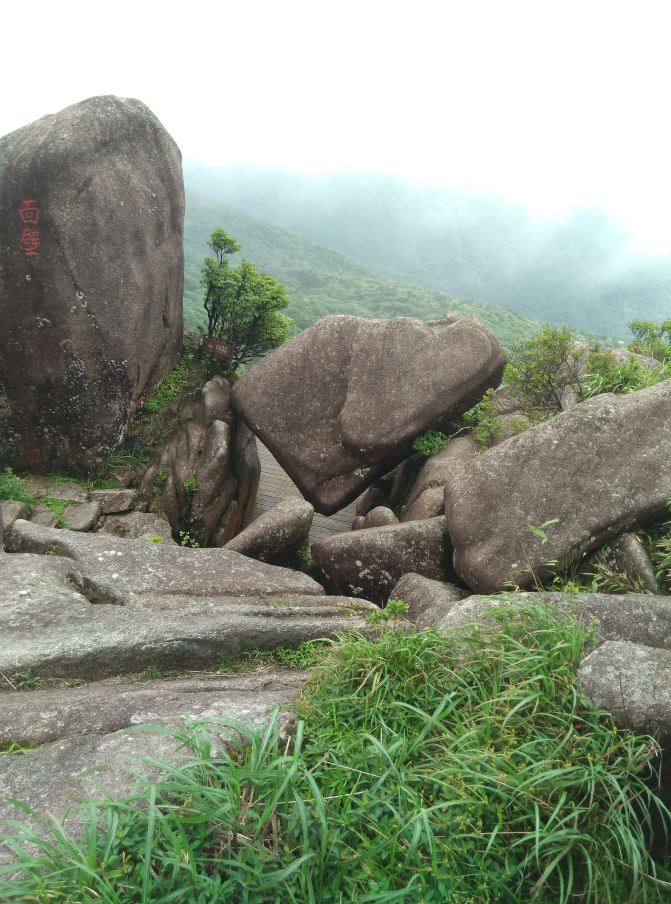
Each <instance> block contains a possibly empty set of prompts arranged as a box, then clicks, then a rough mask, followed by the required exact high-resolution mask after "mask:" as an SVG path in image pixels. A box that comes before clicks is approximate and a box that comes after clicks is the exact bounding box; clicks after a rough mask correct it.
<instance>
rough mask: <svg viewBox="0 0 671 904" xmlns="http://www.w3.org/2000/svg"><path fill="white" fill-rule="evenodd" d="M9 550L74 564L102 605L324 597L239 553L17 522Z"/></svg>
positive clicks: (304, 581)
mask: <svg viewBox="0 0 671 904" xmlns="http://www.w3.org/2000/svg"><path fill="white" fill-rule="evenodd" d="M5 548H6V549H7V550H8V551H10V552H15V553H26V552H28V553H46V552H48V553H51V554H56V555H59V556H65V557H67V558H69V559H72V561H73V562H74V563H75V564H76V566H77V568H78V570H79V571H80V572H81V574H82V588H83V590H84V592H85V593H86V594H87V596H89V597H90V598H92V599H95V601H96V602H101V603H113V604H116V605H126V604H128V603H130V602H131V601H132V600H133V599H134V598H138V597H142V596H145V595H157V596H180V595H181V596H184V597H186V598H198V597H217V596H258V595H260V594H269V595H278V594H288V593H300V594H309V595H314V594H321V593H323V592H324V591H323V588H322V587H321V586H320V585H319V584H318V583H317V582H316V581H313V580H312V578H309V577H308V576H307V575H305V574H301V573H300V572H297V571H291V570H290V569H288V568H278V567H277V566H275V565H267V564H265V563H263V562H256V561H255V560H254V559H249V558H247V557H246V556H241V555H240V554H239V553H236V552H227V551H225V550H222V549H189V548H187V547H183V546H172V545H168V544H164V543H151V542H148V541H147V540H122V539H119V538H118V537H113V536H109V535H107V534H81V533H75V532H73V531H69V530H56V529H54V528H48V527H40V526H39V525H36V524H32V523H31V522H29V521H15V522H14V524H13V526H12V528H11V529H10V530H9V531H8V532H7V534H6V536H5ZM3 561H4V562H5V567H11V565H8V564H7V562H6V561H5V560H3Z"/></svg>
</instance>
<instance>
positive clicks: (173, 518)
mask: <svg viewBox="0 0 671 904" xmlns="http://www.w3.org/2000/svg"><path fill="white" fill-rule="evenodd" d="M172 417H173V423H174V425H175V426H174V429H172V431H171V432H170V435H169V437H168V439H167V440H166V441H165V442H164V443H163V445H162V446H160V447H159V450H158V452H157V453H156V455H155V457H154V459H153V461H152V462H151V464H150V466H149V468H148V469H147V471H146V472H145V474H144V477H143V478H142V481H141V484H140V488H139V492H138V498H137V501H136V503H135V504H136V506H137V507H138V508H142V509H146V510H149V511H152V512H156V513H160V514H161V515H164V516H165V517H166V518H167V519H168V521H169V522H170V524H171V525H172V528H173V530H174V531H175V533H176V534H177V533H180V532H182V531H184V532H187V533H188V534H189V535H190V536H191V537H193V539H194V540H195V541H196V542H197V543H198V544H199V545H201V546H224V545H225V544H226V543H227V542H228V541H229V540H231V539H232V538H233V537H234V536H235V535H236V534H237V533H238V531H239V530H240V528H241V526H242V525H243V523H244V522H245V520H246V518H247V516H248V515H249V513H250V511H251V509H252V508H253V506H254V501H255V499H256V491H257V488H258V484H259V477H260V474H261V466H260V463H259V457H258V452H257V449H256V439H255V438H254V434H253V433H252V432H251V430H250V429H249V428H248V427H247V425H246V424H245V423H244V422H243V421H242V420H241V419H240V418H239V417H237V416H236V414H235V412H234V411H232V410H231V408H230V386H229V384H228V381H227V380H225V379H224V378H223V377H219V376H216V377H213V378H212V379H211V380H209V381H208V382H207V383H206V384H205V385H204V386H203V387H202V388H201V389H199V390H198V391H197V392H196V393H194V394H193V395H191V396H189V397H187V398H186V399H181V400H178V401H177V402H175V410H174V412H173V413H172Z"/></svg>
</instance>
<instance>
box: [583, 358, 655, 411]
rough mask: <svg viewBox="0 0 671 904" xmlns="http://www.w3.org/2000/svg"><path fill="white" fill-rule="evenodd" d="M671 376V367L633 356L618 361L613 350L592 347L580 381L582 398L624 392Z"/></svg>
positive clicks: (621, 393) (632, 390)
mask: <svg viewBox="0 0 671 904" xmlns="http://www.w3.org/2000/svg"><path fill="white" fill-rule="evenodd" d="M669 376H671V366H670V365H664V364H661V363H660V365H659V366H658V367H644V366H643V365H642V364H641V362H640V361H639V360H638V359H637V358H634V357H631V358H628V359H627V360H626V361H618V360H617V358H616V357H615V355H614V354H613V352H612V351H611V350H610V349H598V348H593V349H592V350H591V351H590V353H589V355H588V358H587V363H586V373H585V374H584V376H583V377H582V380H581V392H580V396H581V399H586V398H590V397H591V396H595V395H599V394H601V393H602V392H614V393H617V394H618V395H624V394H626V393H628V392H635V391H636V390H637V389H646V388H647V387H648V386H654V385H655V383H659V382H660V381H661V380H665V379H666V378H667V377H669Z"/></svg>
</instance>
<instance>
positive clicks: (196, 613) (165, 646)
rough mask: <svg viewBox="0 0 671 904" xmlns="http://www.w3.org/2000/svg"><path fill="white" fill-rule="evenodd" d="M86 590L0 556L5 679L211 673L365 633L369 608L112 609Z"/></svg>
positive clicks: (207, 604) (67, 566)
mask: <svg viewBox="0 0 671 904" xmlns="http://www.w3.org/2000/svg"><path fill="white" fill-rule="evenodd" d="M119 542H120V543H126V544H130V543H131V542H132V541H123V540H121V541H119ZM175 551H177V550H175ZM234 555H236V554H234V553H230V554H229V556H234ZM239 558H240V559H244V557H243V556H239ZM246 561H249V562H251V560H246ZM265 567H266V568H272V566H265ZM86 586H87V581H86V580H85V579H84V575H83V573H82V571H81V570H80V568H79V567H78V564H77V563H75V562H74V561H72V560H70V559H67V558H63V557H60V556H41V555H15V554H13V555H8V554H3V555H0V637H1V638H2V644H1V645H0V673H1V674H2V675H4V676H8V677H9V678H10V680H11V676H13V675H17V674H19V673H21V672H25V671H26V670H28V669H30V670H31V671H32V672H33V674H35V675H37V676H39V677H55V678H84V679H95V678H104V677H110V676H113V675H119V674H124V673H129V672H142V671H144V670H145V669H148V668H161V669H197V668H204V667H212V666H215V665H216V664H217V663H218V662H219V661H220V660H221V659H223V658H224V657H229V656H235V655H238V654H239V653H242V652H246V651H249V650H255V649H260V650H268V649H273V648H275V647H279V646H288V647H291V646H296V645H298V644H300V643H302V642H304V641H307V640H315V639H317V638H321V637H332V636H334V635H335V634H338V633H341V632H346V631H349V630H365V629H366V623H365V622H364V617H365V616H366V614H368V613H369V612H370V611H374V609H375V607H374V605H373V604H372V603H367V602H365V601H362V600H355V599H349V598H342V597H326V596H314V595H313V596H306V595H302V594H291V593H287V594H285V595H283V596H275V597H261V596H258V595H256V596H252V595H247V596H237V597H236V596H232V595H231V594H230V593H229V594H225V593H222V592H221V590H220V591H219V593H217V592H216V591H215V590H213V591H212V593H211V594H210V595H204V594H201V595H200V596H187V595H185V594H184V593H182V594H179V593H177V594H171V593H170V592H169V591H168V592H166V593H165V594H164V595H161V594H160V593H145V594H142V595H135V596H129V597H128V598H127V602H126V604H125V605H118V604H117V605H111V604H104V603H99V602H98V600H99V599H100V597H101V595H102V594H101V592H100V591H99V590H98V588H97V587H96V585H95V576H94V577H93V579H91V581H90V582H88V586H90V587H91V588H92V589H90V590H89V591H88V592H87V590H86V589H85V587H86Z"/></svg>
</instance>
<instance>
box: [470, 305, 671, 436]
mask: <svg viewBox="0 0 671 904" xmlns="http://www.w3.org/2000/svg"><path fill="white" fill-rule="evenodd" d="M630 330H631V332H632V334H633V336H634V339H633V340H632V341H631V342H630V343H629V345H628V348H627V350H628V351H629V352H631V354H630V355H629V356H628V357H622V356H620V355H618V354H616V353H615V351H614V350H613V349H610V348H604V347H602V346H600V345H598V344H597V343H596V342H594V341H592V342H585V341H582V340H580V339H579V338H578V336H577V335H576V333H575V332H574V331H572V330H570V329H568V328H566V327H562V328H555V327H547V328H545V329H543V330H541V331H540V332H539V333H538V334H537V335H536V336H533V337H531V338H528V339H520V340H518V341H517V342H515V343H514V344H513V346H512V349H511V351H510V354H509V359H508V363H507V365H506V367H505V371H504V374H503V384H502V387H501V389H502V391H504V392H505V393H506V394H507V395H509V396H510V397H511V398H512V400H513V401H514V403H515V405H516V412H515V413H514V414H511V416H510V427H511V428H512V430H513V432H514V433H522V432H524V431H525V430H526V429H528V427H529V426H532V425H534V424H539V423H541V422H542V421H544V420H548V419H549V418H551V417H554V416H555V415H557V414H560V413H561V411H562V410H564V407H565V405H566V403H567V401H568V400H569V398H570V397H571V396H572V397H573V398H574V399H575V400H576V401H577V402H580V401H584V400H586V399H589V398H592V397H593V396H596V395H600V394H601V393H604V392H613V393H616V394H620V395H622V394H625V393H629V392H634V391H635V390H638V389H645V388H647V387H648V386H654V385H655V384H656V383H659V382H661V381H662V380H666V379H668V378H669V377H671V321H664V322H663V323H661V324H655V323H652V322H650V321H640V320H637V321H633V322H632V323H631V324H630ZM641 355H644V356H646V357H648V358H650V359H654V360H650V361H644V360H641V358H640V357H637V356H641ZM496 400H497V391H496V390H488V391H487V392H486V393H485V394H484V396H483V398H482V399H481V400H480V402H479V403H478V404H477V405H476V406H475V407H474V408H473V409H471V411H469V412H467V414H466V415H464V417H463V419H462V422H463V424H464V426H466V427H470V428H472V429H473V434H474V436H475V439H476V440H477V441H478V443H479V444H480V446H481V448H483V449H487V448H489V447H490V446H491V445H493V443H494V442H495V441H496V439H497V438H498V437H499V434H500V433H501V429H502V423H501V421H500V420H499V418H498V410H497V404H496Z"/></svg>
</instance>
